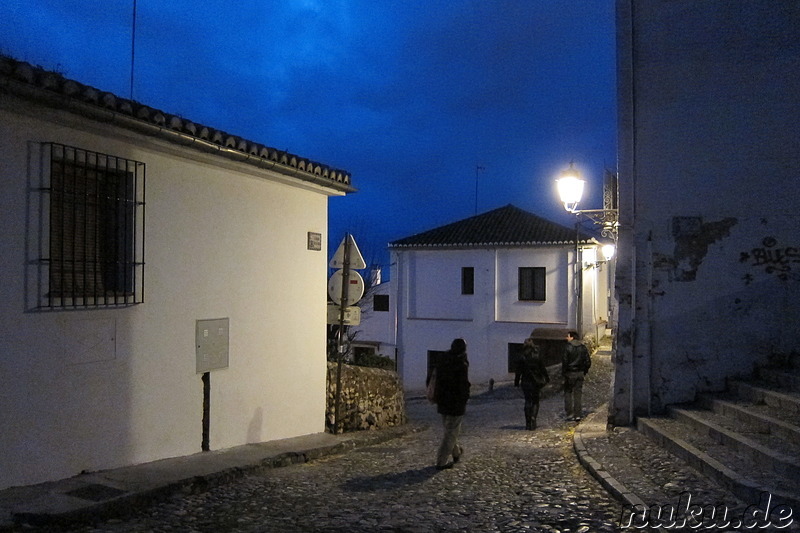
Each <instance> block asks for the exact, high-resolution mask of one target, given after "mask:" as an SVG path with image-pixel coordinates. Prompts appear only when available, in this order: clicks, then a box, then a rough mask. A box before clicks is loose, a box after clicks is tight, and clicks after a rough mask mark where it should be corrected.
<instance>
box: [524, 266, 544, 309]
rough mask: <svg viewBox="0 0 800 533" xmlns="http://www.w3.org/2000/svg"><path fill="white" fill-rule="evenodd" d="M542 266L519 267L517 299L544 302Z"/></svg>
mask: <svg viewBox="0 0 800 533" xmlns="http://www.w3.org/2000/svg"><path fill="white" fill-rule="evenodd" d="M546 272H547V271H546V269H545V268H544V267H520V268H519V300H520V301H534V302H544V301H545V300H546V299H547V294H546V292H547V291H546V289H547V284H546V283H545V274H546Z"/></svg>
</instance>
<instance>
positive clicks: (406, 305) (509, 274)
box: [391, 246, 575, 390]
mask: <svg viewBox="0 0 800 533" xmlns="http://www.w3.org/2000/svg"><path fill="white" fill-rule="evenodd" d="M573 257H574V248H572V247H571V246H542V247H531V248H514V249H512V248H502V249H483V250H393V251H392V261H391V263H392V265H393V266H394V270H393V271H392V276H391V277H392V280H393V282H394V283H396V284H397V286H396V290H397V310H398V341H397V342H398V351H399V370H400V373H401V376H402V377H403V380H404V387H405V388H406V389H407V390H418V389H422V388H424V381H425V375H426V371H427V353H428V350H440V351H444V350H447V349H448V348H449V347H450V342H451V341H452V340H453V339H454V338H457V337H462V338H464V339H465V340H466V341H467V345H468V348H467V351H468V354H469V358H470V379H471V380H472V381H473V382H474V383H480V382H486V381H488V380H489V379H494V380H496V381H500V380H507V379H510V378H511V377H512V376H511V375H510V374H509V372H508V344H509V343H521V342H522V341H523V340H524V339H525V338H526V337H527V336H529V335H530V333H531V331H532V330H533V329H534V328H536V327H563V328H567V327H574V324H575V312H574V307H573V305H574V303H571V301H574V297H573V296H572V294H573V293H572V289H571V287H572V283H573V281H572V271H571V268H569V265H570V264H571V263H570V262H571V261H572V260H573ZM469 266H472V267H474V269H475V294H473V295H462V294H461V268H462V267H469ZM520 266H533V267H537V266H543V267H546V268H547V301H546V302H519V301H518V299H517V297H518V292H517V276H518V270H517V269H518V267H520ZM422 274H424V275H422Z"/></svg>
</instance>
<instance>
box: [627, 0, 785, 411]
mask: <svg viewBox="0 0 800 533" xmlns="http://www.w3.org/2000/svg"><path fill="white" fill-rule="evenodd" d="M617 5H618V20H617V22H618V29H617V31H618V53H619V70H618V78H619V94H618V98H619V111H620V116H619V133H620V135H619V140H620V158H619V173H620V175H619V185H620V211H621V223H622V230H621V233H620V246H619V256H618V270H617V274H616V282H617V292H618V297H619V304H620V322H619V326H620V327H619V330H618V336H617V372H616V378H615V389H614V390H615V401H614V402H613V410H612V416H614V417H615V418H616V421H617V422H619V423H625V422H630V420H631V418H632V416H634V415H637V414H645V413H647V412H650V411H659V410H660V409H662V408H663V406H665V405H666V404H670V403H674V402H681V401H687V400H692V399H693V398H694V395H695V393H696V392H698V391H706V390H719V389H722V388H723V387H724V384H725V381H724V380H725V377H726V376H731V375H736V374H741V373H749V372H751V371H752V368H753V364H754V363H758V362H764V361H765V360H766V359H767V357H768V356H769V355H770V354H772V353H781V352H789V351H791V350H793V349H794V350H797V349H800V341H799V340H798V337H797V324H798V322H799V321H800V307H799V306H798V305H797V301H798V299H799V298H800V217H799V216H798V215H799V213H798V209H800V200H799V199H800V196H798V194H797V184H798V168H800V164H799V163H800V159H798V154H800V134H799V133H800V132H799V131H798V124H800V107H798V105H797V96H796V95H797V94H800V32H798V31H797V30H798V28H800V9H798V7H797V3H796V2H794V1H791V0H785V1H784V0H781V1H774V0H761V1H748V2H727V1H724V0H718V1H708V2H691V1H678V2H662V1H651V0H642V1H639V0H636V1H635V2H631V1H620V2H618V4H617Z"/></svg>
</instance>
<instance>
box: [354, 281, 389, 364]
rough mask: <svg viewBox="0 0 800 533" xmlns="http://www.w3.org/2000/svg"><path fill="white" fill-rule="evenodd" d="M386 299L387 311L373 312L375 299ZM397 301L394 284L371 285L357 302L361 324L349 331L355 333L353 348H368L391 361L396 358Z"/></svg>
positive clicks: (387, 282) (386, 282)
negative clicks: (387, 301) (387, 303)
mask: <svg viewBox="0 0 800 533" xmlns="http://www.w3.org/2000/svg"><path fill="white" fill-rule="evenodd" d="M376 296H378V297H386V298H388V300H389V306H388V310H387V311H383V310H375V306H374V303H375V297H376ZM396 302H397V299H396V297H395V291H394V282H393V281H385V282H383V283H379V284H377V285H373V286H371V287H370V288H369V290H368V291H367V292H366V294H365V295H364V297H363V298H362V299H361V301H360V302H358V306H359V307H360V308H361V324H359V325H358V326H353V327H352V328H351V329H352V330H354V331H357V332H358V334H357V335H356V338H355V340H354V341H353V345H354V346H369V347H371V348H374V350H375V353H376V354H380V355H383V356H386V357H389V358H391V359H395V357H396V348H397V308H396Z"/></svg>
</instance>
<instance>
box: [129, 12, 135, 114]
mask: <svg viewBox="0 0 800 533" xmlns="http://www.w3.org/2000/svg"><path fill="white" fill-rule="evenodd" d="M131 26H132V27H131V96H130V99H131V100H133V64H134V59H135V57H136V56H135V54H136V0H133V22H132V25H131Z"/></svg>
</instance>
